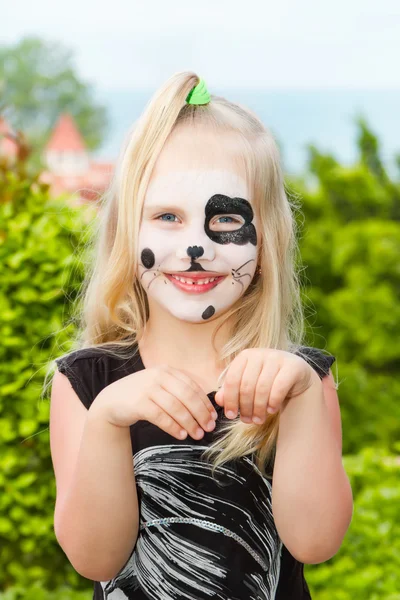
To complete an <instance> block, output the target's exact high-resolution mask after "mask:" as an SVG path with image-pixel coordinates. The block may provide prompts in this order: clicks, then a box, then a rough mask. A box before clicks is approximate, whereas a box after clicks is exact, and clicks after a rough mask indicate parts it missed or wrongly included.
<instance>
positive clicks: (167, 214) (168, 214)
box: [157, 213, 175, 222]
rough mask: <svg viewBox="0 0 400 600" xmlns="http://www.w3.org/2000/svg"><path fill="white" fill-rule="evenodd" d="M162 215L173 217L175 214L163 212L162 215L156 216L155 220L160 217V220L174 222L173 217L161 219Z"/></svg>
mask: <svg viewBox="0 0 400 600" xmlns="http://www.w3.org/2000/svg"><path fill="white" fill-rule="evenodd" d="M162 217H173V218H174V217H175V215H174V214H172V213H164V214H163V215H160V216H159V217H157V220H158V219H161V220H162V221H172V222H174V220H173V218H172V219H163V218H162Z"/></svg>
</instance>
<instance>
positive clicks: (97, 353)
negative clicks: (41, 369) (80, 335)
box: [55, 348, 111, 367]
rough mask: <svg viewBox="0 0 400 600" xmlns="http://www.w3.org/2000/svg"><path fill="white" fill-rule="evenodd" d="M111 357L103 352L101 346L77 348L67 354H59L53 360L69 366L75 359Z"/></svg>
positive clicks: (58, 364)
mask: <svg viewBox="0 0 400 600" xmlns="http://www.w3.org/2000/svg"><path fill="white" fill-rule="evenodd" d="M105 357H107V358H111V357H110V355H108V354H105V352H104V350H103V349H102V348H79V349H78V350H73V351H72V352H69V353H68V354H65V355H63V356H61V357H60V358H56V359H55V362H56V363H57V366H66V367H71V366H72V365H73V364H74V363H76V362H77V361H82V360H97V361H98V360H99V359H100V358H105Z"/></svg>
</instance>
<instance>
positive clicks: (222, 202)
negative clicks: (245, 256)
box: [204, 194, 257, 246]
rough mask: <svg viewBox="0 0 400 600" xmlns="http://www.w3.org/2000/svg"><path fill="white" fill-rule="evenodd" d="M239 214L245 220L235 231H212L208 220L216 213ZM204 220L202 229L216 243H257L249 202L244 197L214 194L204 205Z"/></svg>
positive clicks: (240, 244)
mask: <svg viewBox="0 0 400 600" xmlns="http://www.w3.org/2000/svg"><path fill="white" fill-rule="evenodd" d="M228 214H229V215H232V214H236V215H240V216H241V217H243V219H244V220H245V222H244V223H243V225H242V226H241V227H240V228H239V229H236V230H235V231H212V230H211V229H210V227H209V223H210V220H211V219H212V218H213V217H215V216H216V215H228ZM205 215H206V220H205V224H204V230H205V232H206V234H207V235H208V237H209V238H210V239H211V240H212V241H213V242H216V243H217V244H238V245H239V246H242V245H243V244H247V242H250V243H251V244H253V245H254V246H256V245H257V233H256V228H255V227H254V225H253V223H252V220H253V217H254V213H253V209H252V207H251V204H250V202H248V201H247V200H245V199H244V198H230V197H229V196H225V195H224V194H214V196H212V197H211V198H210V199H209V201H208V202H207V204H206V207H205Z"/></svg>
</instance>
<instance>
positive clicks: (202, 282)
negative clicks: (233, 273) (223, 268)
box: [164, 273, 226, 293]
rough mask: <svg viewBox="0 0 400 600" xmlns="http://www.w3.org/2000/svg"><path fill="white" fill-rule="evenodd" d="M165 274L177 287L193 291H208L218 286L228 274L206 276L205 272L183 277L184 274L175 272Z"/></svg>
mask: <svg viewBox="0 0 400 600" xmlns="http://www.w3.org/2000/svg"><path fill="white" fill-rule="evenodd" d="M164 275H165V276H166V277H167V279H169V280H170V281H171V282H172V283H173V284H174V285H175V286H176V287H177V288H179V289H181V290H183V291H185V292H192V293H193V292H195V293H199V292H200V293H201V292H208V290H211V289H212V288H214V287H215V286H217V285H218V284H219V283H220V282H221V281H223V280H224V279H225V277H226V275H210V276H209V277H205V276H204V275H203V274H202V276H201V277H182V275H178V274H175V273H174V274H172V273H164Z"/></svg>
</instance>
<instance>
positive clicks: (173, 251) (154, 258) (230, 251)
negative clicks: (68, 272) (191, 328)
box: [137, 129, 259, 323]
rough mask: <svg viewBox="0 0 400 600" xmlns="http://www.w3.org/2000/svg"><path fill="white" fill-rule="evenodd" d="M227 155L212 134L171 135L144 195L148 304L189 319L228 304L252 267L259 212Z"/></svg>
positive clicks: (142, 256) (142, 246)
mask: <svg viewBox="0 0 400 600" xmlns="http://www.w3.org/2000/svg"><path fill="white" fill-rule="evenodd" d="M194 140H196V142H194ZM225 144H226V142H225ZM226 154H227V153H226V146H225V148H224V145H222V147H221V143H220V142H218V141H217V140H216V139H215V134H214V136H212V135H211V134H206V133H204V132H203V133H202V134H199V133H197V132H196V134H193V133H192V132H191V131H190V129H189V131H187V130H186V129H183V131H179V132H178V133H177V132H174V134H173V135H172V136H171V137H170V138H169V141H168V143H167V145H166V146H165V147H164V149H163V151H162V153H161V155H160V157H159V159H158V161H157V164H156V168H155V169H154V171H153V174H152V178H151V181H150V184H149V186H148V189H147V193H146V197H145V202H144V207H143V215H142V221H141V226H140V231H139V264H138V269H137V274H138V277H139V280H140V282H141V284H142V286H143V288H144V289H145V291H146V293H147V296H148V300H149V305H150V306H151V305H153V301H154V302H156V303H157V304H159V305H160V306H162V307H163V308H164V309H165V310H166V311H168V312H169V313H170V314H171V315H173V316H174V317H176V318H178V319H180V320H183V321H188V322H191V323H202V322H204V321H209V320H211V319H213V317H214V318H216V317H219V316H221V314H222V313H224V312H225V311H226V310H227V309H229V308H230V307H231V306H233V305H234V304H235V303H236V302H237V300H238V299H239V298H240V297H241V296H243V294H244V293H245V291H246V289H247V288H248V286H249V284H250V282H251V281H252V279H253V276H254V272H255V270H256V267H257V255H258V247H259V244H258V235H257V219H256V215H255V214H254V211H253V207H252V203H251V198H250V197H249V192H248V188H247V185H246V182H245V179H244V176H243V175H244V174H243V173H241V172H240V170H239V169H238V168H237V166H236V165H235V163H234V162H233V159H232V158H231V159H230V158H229V156H227V155H226Z"/></svg>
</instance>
